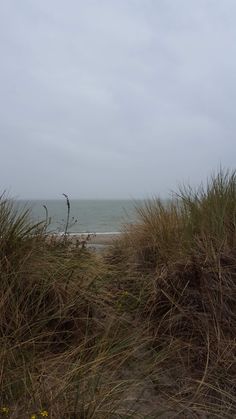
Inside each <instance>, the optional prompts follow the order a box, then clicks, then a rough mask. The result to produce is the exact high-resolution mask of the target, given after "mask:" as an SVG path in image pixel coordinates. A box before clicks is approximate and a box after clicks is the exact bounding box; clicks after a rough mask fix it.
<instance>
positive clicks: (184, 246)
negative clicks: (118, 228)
mask: <svg viewBox="0 0 236 419" xmlns="http://www.w3.org/2000/svg"><path fill="white" fill-rule="evenodd" d="M137 212H138V222H137V224H136V225H135V226H126V228H125V229H124V233H123V234H122V235H121V237H120V238H119V240H117V241H116V242H115V243H114V244H113V246H112V247H111V249H110V250H109V251H107V252H105V253H104V254H103V255H100V254H95V253H93V252H91V251H89V250H88V249H86V248H84V246H83V247H82V246H75V247H71V245H70V242H69V240H68V237H67V235H65V236H64V237H62V238H61V240H58V239H56V240H48V237H47V235H46V234H45V228H44V225H43V224H38V225H32V223H31V222H30V213H29V211H28V210H25V211H19V210H17V211H16V210H15V206H14V204H13V203H12V202H11V201H9V200H8V199H6V198H5V196H4V195H3V196H2V197H1V199H0V236H1V240H0V266H1V271H0V275H1V277H0V280H1V286H0V360H1V362H0V365H1V370H0V371H1V372H0V386H1V387H0V394H1V403H0V415H1V416H2V417H11V418H32V419H35V418H39V417H43V416H45V417H50V418H62V419H64V418H69V419H75V418H78V419H80V418H83V419H90V418H91V419H92V418H94V419H95V418H98V419H103V418H114V419H116V418H117V419H118V418H143V419H144V418H157V417H161V418H163V419H165V418H170V417H176V418H177V417H179V418H233V417H235V416H236V396H235V394H236V358H235V356H236V340H235V335H236V311H235V310H236V246H235V245H236V175H235V172H226V171H220V172H219V173H218V174H217V175H215V176H212V178H210V179H209V180H208V182H207V184H206V185H205V186H203V185H201V186H200V188H199V189H197V190H193V189H192V188H191V187H182V188H180V191H179V192H178V193H177V194H176V195H175V196H174V197H173V199H172V200H171V201H169V202H168V203H163V202H162V201H161V200H159V199H153V200H150V201H148V202H146V203H145V205H144V206H143V207H142V208H137Z"/></svg>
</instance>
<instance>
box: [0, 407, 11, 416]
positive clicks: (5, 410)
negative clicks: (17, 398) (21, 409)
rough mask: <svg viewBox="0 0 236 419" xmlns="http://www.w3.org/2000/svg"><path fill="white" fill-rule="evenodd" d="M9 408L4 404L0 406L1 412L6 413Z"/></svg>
mask: <svg viewBox="0 0 236 419" xmlns="http://www.w3.org/2000/svg"><path fill="white" fill-rule="evenodd" d="M9 410H10V409H9V407H6V406H4V407H2V408H1V411H2V413H5V414H6V415H7V414H8V413H9Z"/></svg>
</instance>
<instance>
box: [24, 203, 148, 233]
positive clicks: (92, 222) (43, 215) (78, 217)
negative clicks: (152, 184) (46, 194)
mask: <svg viewBox="0 0 236 419" xmlns="http://www.w3.org/2000/svg"><path fill="white" fill-rule="evenodd" d="M142 202H143V201H141V200H139V201H137V200H136V201H132V200H105V199H104V200H73V199H72V200H70V217H69V227H68V232H69V233H75V234H76V233H96V234H99V233H102V234H109V233H119V232H121V231H122V228H123V226H124V225H125V224H127V223H129V224H134V223H136V222H137V211H136V208H137V207H138V206H140V205H142ZM17 204H18V206H19V207H20V208H29V209H30V216H31V219H32V220H33V221H34V222H40V221H45V220H46V219H47V221H48V228H47V230H48V232H55V233H63V232H65V228H66V223H67V210H68V208H67V202H66V199H60V200H43V199H38V200H28V201H26V200H18V201H17Z"/></svg>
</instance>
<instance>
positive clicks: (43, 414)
mask: <svg viewBox="0 0 236 419" xmlns="http://www.w3.org/2000/svg"><path fill="white" fill-rule="evenodd" d="M40 415H41V416H48V412H47V410H43V411H42V412H40Z"/></svg>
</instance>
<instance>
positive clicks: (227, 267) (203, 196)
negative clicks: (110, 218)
mask: <svg viewBox="0 0 236 419" xmlns="http://www.w3.org/2000/svg"><path fill="white" fill-rule="evenodd" d="M138 215H139V222H138V223H137V225H136V226H132V228H130V227H128V228H127V229H126V232H125V233H124V235H123V239H122V241H121V242H119V243H117V244H116V246H115V249H114V252H113V255H111V256H110V260H111V261H112V262H113V264H114V266H117V269H118V270H120V272H122V271H123V272H126V275H125V276H124V279H123V283H126V284H129V289H130V292H132V294H135V295H136V296H137V297H138V295H140V293H141V294H142V298H141V303H140V305H139V308H138V315H139V318H140V319H143V320H144V319H146V320H147V319H148V322H149V323H148V324H149V332H150V335H151V336H152V345H153V347H155V348H159V350H163V349H165V350H166V352H167V356H166V357H165V359H164V360H163V362H162V363H161V364H160V363H159V365H158V368H159V376H158V371H157V375H156V378H154V379H153V382H154V383H155V386H156V388H157V389H158V390H159V391H160V392H161V393H162V392H164V393H165V395H166V397H167V399H168V400H169V403H170V404H172V403H173V405H174V406H175V409H180V411H182V412H183V414H186V415H187V417H195V415H200V414H205V415H209V417H210V418H211V417H222V418H232V417H235V415H236V396H235V395H236V392H235V390H236V358H235V354H236V341H235V335H236V218H235V217H236V174H235V172H233V173H232V172H224V171H220V172H219V173H218V174H217V175H216V176H212V177H211V178H210V179H209V180H208V183H207V185H206V186H200V188H198V189H197V190H193V189H192V188H191V187H183V188H181V189H180V191H179V192H178V193H177V194H176V195H175V197H174V199H173V200H172V201H171V202H169V203H167V204H164V203H162V202H161V201H160V200H158V199H157V200H152V201H149V202H146V204H145V205H144V206H143V207H142V208H139V209H138ZM118 267H119V268H118ZM140 279H141V280H140ZM120 286H121V285H120ZM157 356H158V351H157ZM162 370H163V372H164V373H166V376H167V377H168V380H167V384H166V385H163V383H162V382H161V381H160V373H161V371H162Z"/></svg>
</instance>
